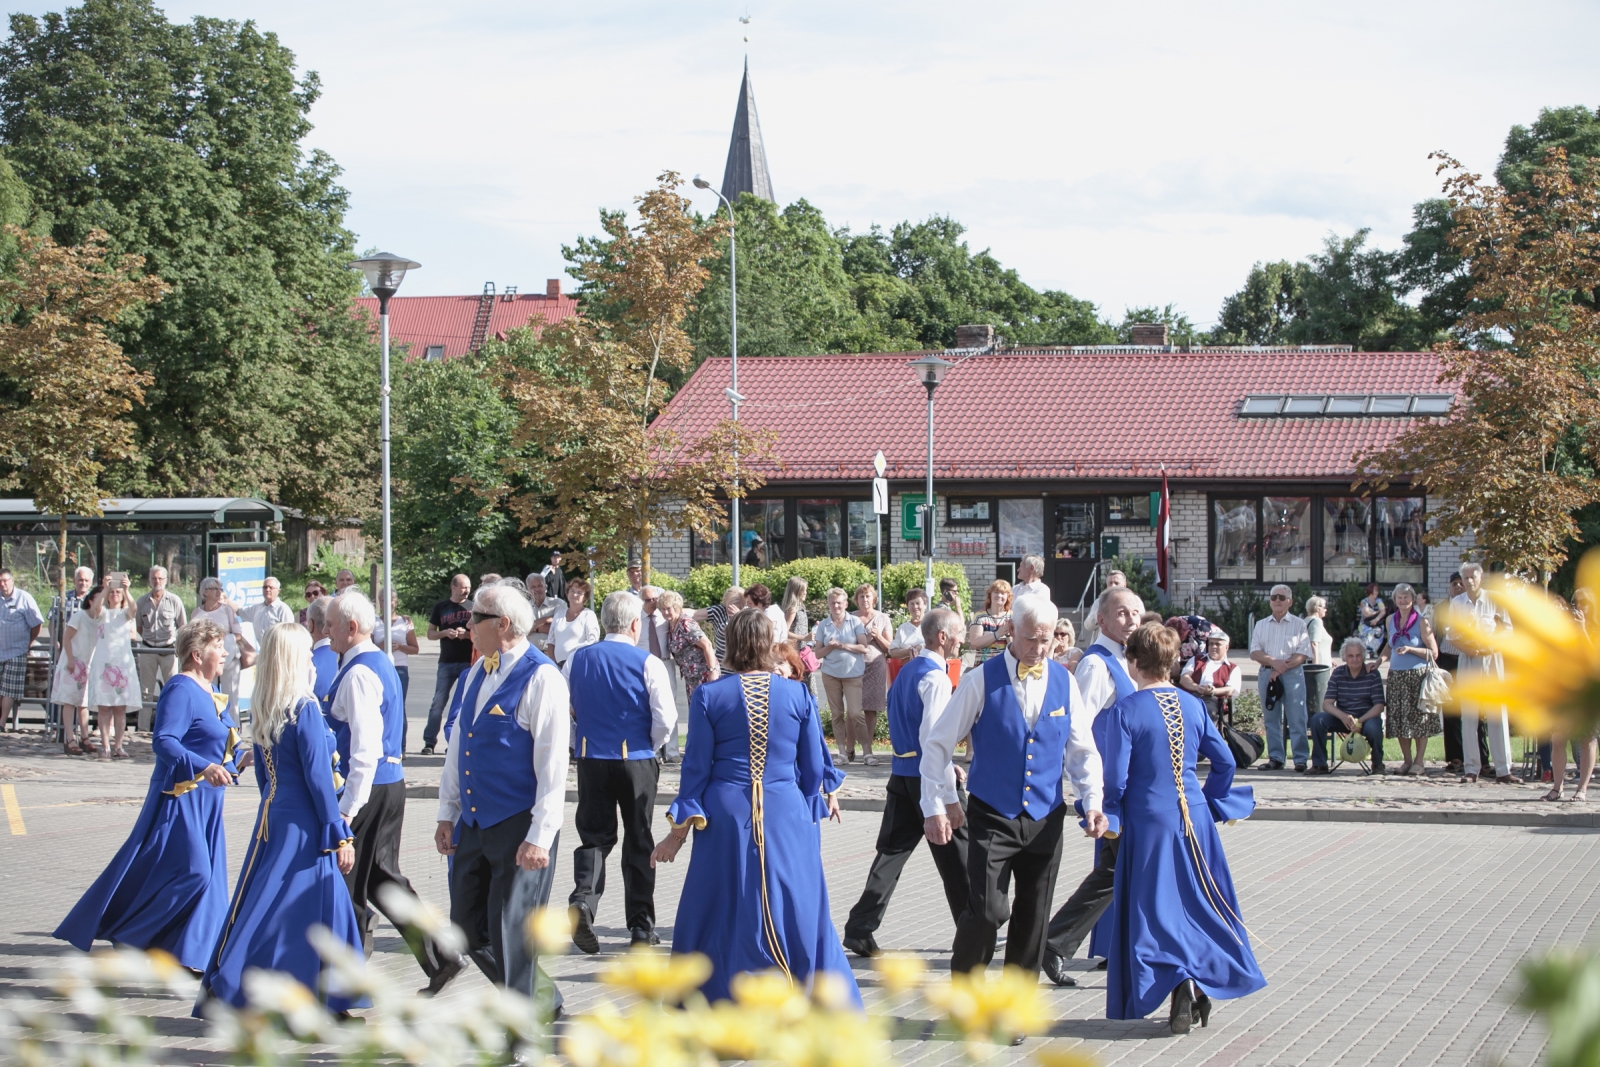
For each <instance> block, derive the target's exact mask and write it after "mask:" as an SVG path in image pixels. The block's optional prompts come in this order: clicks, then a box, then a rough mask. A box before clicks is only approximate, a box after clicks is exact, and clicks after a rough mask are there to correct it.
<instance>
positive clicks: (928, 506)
mask: <svg viewBox="0 0 1600 1067" xmlns="http://www.w3.org/2000/svg"><path fill="white" fill-rule="evenodd" d="M926 384H927V386H928V492H927V495H926V496H924V497H923V498H922V521H923V522H924V523H925V524H926V525H925V526H924V527H923V531H924V532H923V536H924V537H926V538H927V539H928V573H927V577H926V579H925V581H924V584H923V586H922V590H923V592H925V593H927V594H928V602H929V603H932V602H933V549H934V546H935V545H936V544H937V543H938V540H937V536H936V534H935V531H934V526H933V390H934V384H933V383H932V382H928V383H926Z"/></svg>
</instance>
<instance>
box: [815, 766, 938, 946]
mask: <svg viewBox="0 0 1600 1067" xmlns="http://www.w3.org/2000/svg"><path fill="white" fill-rule="evenodd" d="M887 792H888V795H887V797H886V798H885V800H884V807H883V822H882V823H880V824H879V825H878V854H877V855H876V856H875V857H873V860H872V869H871V870H869V871H868V872H867V885H866V888H865V889H863V890H862V891H861V899H860V900H858V901H856V906H855V907H853V908H851V909H850V918H849V919H847V920H846V921H845V924H844V936H846V937H868V936H870V935H871V934H872V932H873V931H874V930H876V929H877V928H878V927H879V926H881V925H882V924H883V914H884V912H886V911H888V910H889V898H890V897H891V896H893V895H894V890H895V886H897V885H898V884H899V883H900V872H901V871H903V870H904V869H905V866H906V861H907V860H909V859H910V858H911V854H912V853H913V852H915V851H916V850H917V843H918V842H919V841H927V840H928V839H927V837H926V836H925V835H924V834H923V831H922V822H923V819H922V779H921V778H911V777H908V776H906V775H902V774H892V775H890V776H889V786H888V791H887ZM928 851H930V852H932V853H933V865H934V866H935V867H936V868H938V871H939V880H940V881H942V882H943V883H944V899H945V903H947V904H949V905H950V918H951V919H956V920H959V919H960V918H961V913H962V912H963V911H965V910H966V907H967V828H966V827H965V826H963V827H961V828H960V829H959V830H957V831H956V832H955V833H954V834H953V835H952V836H951V838H950V841H949V843H948V844H944V845H935V844H934V843H932V842H931V841H929V842H928Z"/></svg>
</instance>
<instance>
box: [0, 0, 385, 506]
mask: <svg viewBox="0 0 1600 1067" xmlns="http://www.w3.org/2000/svg"><path fill="white" fill-rule="evenodd" d="M10 30H11V32H10V36H9V37H8V38H7V39H6V40H5V41H4V43H3V44H0V141H3V143H4V145H5V150H6V155H7V158H8V159H9V160H10V162H11V164H12V166H13V167H15V169H16V172H17V174H18V175H19V176H20V177H21V178H22V180H23V181H24V182H26V183H27V186H28V188H29V189H30V190H31V192H32V198H33V201H34V204H35V207H36V208H37V210H38V211H39V212H40V214H41V217H42V218H43V219H44V220H45V222H46V224H47V226H48V229H49V232H50V233H51V235H52V236H53V237H54V238H55V239H56V241H57V242H59V243H61V244H65V245H72V244H79V243H82V242H83V241H84V240H85V239H86V236H87V234H88V233H89V232H90V231H92V230H101V231H104V232H105V233H106V234H107V237H106V248H107V251H108V252H109V253H111V254H135V255H140V256H143V257H144V259H145V261H146V264H147V266H148V268H149V269H150V270H152V271H153V272H154V273H156V274H158V275H159V276H160V277H162V278H163V279H164V280H165V281H166V282H167V283H168V284H170V285H171V286H172V292H171V294H170V296H169V297H168V299H166V300H164V301H162V302H161V303H160V304H158V305H154V306H152V307H151V308H149V309H148V310H147V311H145V312H144V313H142V314H138V315H135V316H131V317H130V318H129V319H127V320H126V322H125V324H124V325H123V326H122V327H121V328H120V329H119V330H118V333H117V336H118V339H119V340H120V341H121V343H122V345H123V347H124V349H125V350H126V351H127V353H128V357H129V359H130V360H131V362H132V363H133V365H134V366H135V367H137V368H138V369H139V370H140V371H142V372H144V373H147V374H149V375H150V376H151V379H152V380H151V384H150V387H149V392H148V396H147V398H146V400H147V402H146V404H145V405H144V406H142V407H140V408H138V409H136V410H135V412H134V413H133V416H134V419H135V423H136V425H137V444H138V450H137V452H136V453H135V455H134V456H133V457H132V458H131V459H130V460H129V461H125V462H123V463H121V464H119V465H118V466H117V468H116V469H114V470H113V471H111V472H109V474H110V477H111V478H112V480H113V482H114V483H115V485H116V487H117V488H119V489H122V490H125V491H135V492H144V493H149V494H152V495H161V494H165V493H184V494H188V493H218V494H224V493H257V494H261V495H265V496H267V497H269V498H272V499H276V500H279V501H281V502H283V503H286V504H290V505H293V506H297V507H300V508H304V509H307V510H309V511H311V512H313V513H316V514H350V513H353V512H359V511H361V510H363V509H364V508H366V507H368V506H370V505H371V503H372V501H373V499H374V493H375V486H376V482H377V479H376V466H375V460H376V448H375V441H376V436H377V435H376V432H375V422H376V420H375V418H374V417H373V415H372V413H373V412H374V411H376V408H377V374H376V360H375V359H373V358H372V351H373V350H372V342H371V336H370V333H371V327H370V323H369V322H366V321H361V320H358V319H357V318H355V317H354V316H353V315H352V311H351V298H352V297H353V296H354V295H355V293H356V292H357V285H358V282H357V280H356V278H355V277H354V276H353V274H352V272H350V271H349V270H347V269H346V268H345V264H346V263H347V262H348V260H350V259H351V258H353V243H352V238H351V235H350V233H349V231H348V230H346V229H345V227H344V213H345V208H346V200H347V194H346V192H345V190H344V189H343V188H341V187H340V186H339V185H338V183H337V180H336V179H337V176H338V173H339V172H338V168H337V167H336V166H335V165H334V163H333V161H332V160H331V159H330V158H329V157H328V156H327V155H325V154H323V153H321V152H311V153H309V154H308V153H306V152H305V151H303V150H302V148H301V142H302V140H303V139H304V137H305V136H306V134H307V133H308V132H309V131H310V129H311V126H310V122H309V120H308V117H307V116H308V113H309V111H310V108H311V106H312V104H313V103H314V102H315V100H316V99H317V96H318V93H319V87H318V81H317V77H316V75H315V74H307V75H305V76H304V77H301V78H299V79H297V78H296V75H295V69H294V57H293V55H292V53H290V52H289V50H288V49H286V48H284V47H283V46H282V44H280V43H279V41H278V39H277V37H276V36H275V35H273V34H270V33H262V32H261V31H260V30H258V29H257V28H256V26H255V24H254V23H251V22H244V23H239V22H230V21H222V20H217V19H209V18H197V19H195V20H194V21H193V22H191V23H188V24H186V25H175V24H173V23H170V22H168V21H167V19H166V18H165V17H164V16H163V15H162V14H161V12H160V11H159V10H157V9H156V8H155V7H154V6H153V4H152V3H150V0H85V2H84V3H83V4H82V5H81V6H78V7H71V8H68V9H67V10H66V11H65V12H62V13H51V14H48V15H45V16H43V17H42V18H36V17H34V16H31V15H13V16H12V17H11V22H10Z"/></svg>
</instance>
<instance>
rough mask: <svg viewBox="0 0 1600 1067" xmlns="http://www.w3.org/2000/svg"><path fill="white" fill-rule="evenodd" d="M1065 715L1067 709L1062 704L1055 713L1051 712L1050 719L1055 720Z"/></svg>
mask: <svg viewBox="0 0 1600 1067" xmlns="http://www.w3.org/2000/svg"><path fill="white" fill-rule="evenodd" d="M1066 713H1067V708H1066V705H1065V704H1063V705H1062V706H1061V707H1059V708H1057V709H1056V710H1055V711H1052V712H1051V713H1050V717H1051V718H1052V719H1055V718H1059V717H1060V716H1062V715H1065V714H1066Z"/></svg>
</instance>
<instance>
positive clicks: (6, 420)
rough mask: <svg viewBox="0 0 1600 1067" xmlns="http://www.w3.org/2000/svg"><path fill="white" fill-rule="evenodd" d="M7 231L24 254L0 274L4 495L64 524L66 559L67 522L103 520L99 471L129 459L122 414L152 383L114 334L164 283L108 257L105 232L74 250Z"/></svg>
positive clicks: (136, 265)
mask: <svg viewBox="0 0 1600 1067" xmlns="http://www.w3.org/2000/svg"><path fill="white" fill-rule="evenodd" d="M5 233H6V236H7V237H8V238H10V239H11V240H12V241H14V242H16V245H17V249H16V255H15V257H14V258H13V260H12V263H11V270H10V272H9V273H8V274H7V275H6V276H4V277H0V313H3V316H4V317H3V318H0V376H3V380H4V383H5V387H6V388H5V393H6V397H5V402H4V405H3V407H4V416H3V417H0V456H4V458H5V460H6V462H7V463H8V464H9V465H10V467H11V469H12V471H13V472H14V474H13V475H12V477H11V478H10V479H9V483H8V484H7V485H6V487H7V488H16V487H21V488H24V489H26V490H28V492H29V494H30V495H31V496H32V497H33V503H34V507H35V509H36V510H38V511H39V512H40V513H41V514H47V515H57V516H59V517H60V520H61V557H60V558H61V559H62V560H63V561H65V560H66V558H67V555H66V553H67V544H66V541H67V516H68V515H69V514H76V515H99V514H101V511H100V498H101V497H102V496H103V495H104V490H103V489H102V486H101V475H102V473H103V472H104V471H105V467H106V464H107V463H109V462H112V461H114V460H119V459H124V458H126V457H127V456H128V455H129V454H130V453H131V452H132V451H133V447H134V426H133V423H132V422H131V421H129V419H128V417H127V416H128V413H129V412H130V411H132V410H133V407H134V405H135V404H137V403H139V402H140V401H142V400H143V399H144V394H145V389H146V388H147V387H148V386H149V385H150V375H148V374H145V373H143V372H140V371H138V370H136V369H135V368H134V367H133V365H132V364H130V363H129V361H128V359H127V357H126V356H124V355H123V352H122V348H121V346H120V345H118V344H117V342H116V341H115V340H113V339H112V337H111V334H110V329H111V327H113V326H114V325H115V324H116V323H117V322H118V321H119V320H120V319H121V318H122V317H123V316H124V315H125V314H127V313H128V312H129V311H131V310H133V309H135V308H137V307H139V306H141V305H144V304H149V303H154V302H155V301H158V300H160V299H161V297H162V296H163V295H164V294H165V293H166V292H167V286H166V285H165V284H164V283H163V282H162V281H161V279H160V278H157V277H154V276H152V275H146V274H143V273H142V271H141V268H142V267H143V265H144V261H143V260H142V259H140V258H139V257H138V256H129V255H124V256H115V257H108V255H107V253H106V248H105V234H103V233H101V232H100V231H98V230H95V231H91V232H90V233H89V235H88V239H87V240H86V241H85V243H84V244H83V245H82V246H79V247H72V248H68V247H62V246H60V245H57V244H56V243H55V242H54V241H52V240H51V239H50V238H48V237H41V236H36V235H33V234H29V233H27V232H25V231H24V230H22V229H21V228H19V227H17V226H14V225H8V226H7V227H6V228H5ZM61 582H62V583H63V588H64V587H65V582H66V568H65V567H64V566H63V568H62V572H61Z"/></svg>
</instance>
